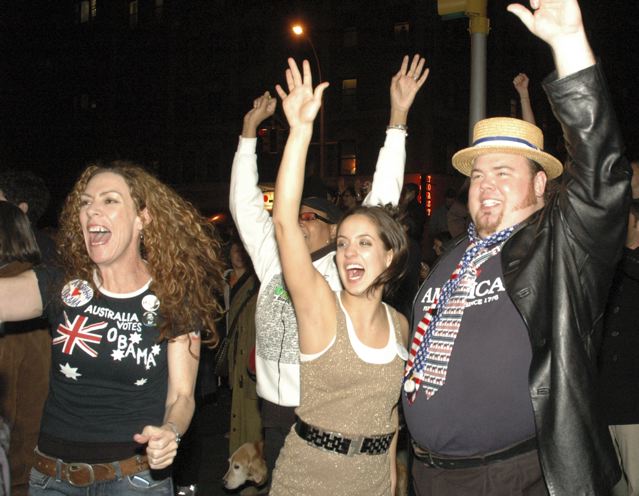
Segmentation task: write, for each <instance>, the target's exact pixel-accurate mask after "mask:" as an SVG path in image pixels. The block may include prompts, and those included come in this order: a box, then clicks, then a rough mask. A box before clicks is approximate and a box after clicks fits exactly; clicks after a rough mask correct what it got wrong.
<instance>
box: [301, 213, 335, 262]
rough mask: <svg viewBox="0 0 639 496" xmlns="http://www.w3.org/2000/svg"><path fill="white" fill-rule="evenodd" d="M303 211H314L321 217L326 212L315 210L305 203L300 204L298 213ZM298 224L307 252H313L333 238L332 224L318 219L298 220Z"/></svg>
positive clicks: (333, 226)
mask: <svg viewBox="0 0 639 496" xmlns="http://www.w3.org/2000/svg"><path fill="white" fill-rule="evenodd" d="M304 212H314V213H316V214H318V215H321V216H322V217H326V213H324V212H322V211H321V210H315V209H314V208H311V207H309V206H307V205H302V206H301V207H300V213H301V214H302V213H304ZM299 224H300V228H301V229H302V234H303V235H304V241H305V242H306V246H307V247H308V252H309V253H314V252H316V251H317V250H319V249H321V248H324V247H325V246H326V245H328V244H329V243H330V242H331V241H332V240H333V238H334V234H333V233H334V231H335V225H334V224H328V223H326V222H324V221H323V220H320V219H314V220H300V222H299Z"/></svg>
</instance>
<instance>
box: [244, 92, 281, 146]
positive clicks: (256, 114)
mask: <svg viewBox="0 0 639 496" xmlns="http://www.w3.org/2000/svg"><path fill="white" fill-rule="evenodd" d="M275 107H277V100H276V99H275V98H272V97H271V94H270V93H269V92H268V91H267V92H265V93H264V94H263V95H262V96H259V97H257V98H256V99H255V100H253V108H252V109H251V110H249V111H248V112H247V113H246V115H245V116H244V125H243V127H242V137H243V138H255V136H256V135H257V128H258V126H259V125H260V124H261V123H262V122H264V121H265V120H266V119H268V118H269V117H271V116H272V115H273V114H274V113H275Z"/></svg>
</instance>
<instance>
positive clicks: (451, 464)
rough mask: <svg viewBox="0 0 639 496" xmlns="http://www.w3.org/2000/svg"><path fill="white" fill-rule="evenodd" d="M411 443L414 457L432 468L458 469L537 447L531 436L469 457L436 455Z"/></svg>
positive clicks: (518, 453) (505, 457)
mask: <svg viewBox="0 0 639 496" xmlns="http://www.w3.org/2000/svg"><path fill="white" fill-rule="evenodd" d="M412 445H413V454H414V455H415V458H416V459H417V460H419V461H420V462H422V463H424V464H425V465H428V466H429V467H434V468H444V469H460V468H473V467H480V466H482V465H489V464H491V463H495V462H500V461H504V460H508V459H509V458H513V457H515V456H517V455H523V454H524V453H528V452H530V451H533V450H535V449H537V438H536V437H531V438H530V439H526V440H525V441H522V442H521V443H517V444H515V445H513V446H510V447H508V448H505V449H503V450H500V451H495V452H493V453H489V454H486V455H481V456H474V457H470V458H457V457H454V456H444V455H438V454H437V453H433V452H432V451H428V450H427V449H424V448H422V447H421V446H419V445H418V444H416V443H415V441H412Z"/></svg>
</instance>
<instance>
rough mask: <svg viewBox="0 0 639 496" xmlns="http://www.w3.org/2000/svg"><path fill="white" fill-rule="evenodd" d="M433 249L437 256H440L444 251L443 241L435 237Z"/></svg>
mask: <svg viewBox="0 0 639 496" xmlns="http://www.w3.org/2000/svg"><path fill="white" fill-rule="evenodd" d="M433 250H434V251H435V254H436V255H437V256H438V257H441V256H442V253H444V242H443V241H442V240H441V239H439V238H435V240H434V241H433Z"/></svg>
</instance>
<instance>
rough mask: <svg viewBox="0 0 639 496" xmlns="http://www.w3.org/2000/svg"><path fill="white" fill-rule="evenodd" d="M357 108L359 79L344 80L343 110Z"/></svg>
mask: <svg viewBox="0 0 639 496" xmlns="http://www.w3.org/2000/svg"><path fill="white" fill-rule="evenodd" d="M356 108H357V79H343V80H342V110H355V109H356Z"/></svg>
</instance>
